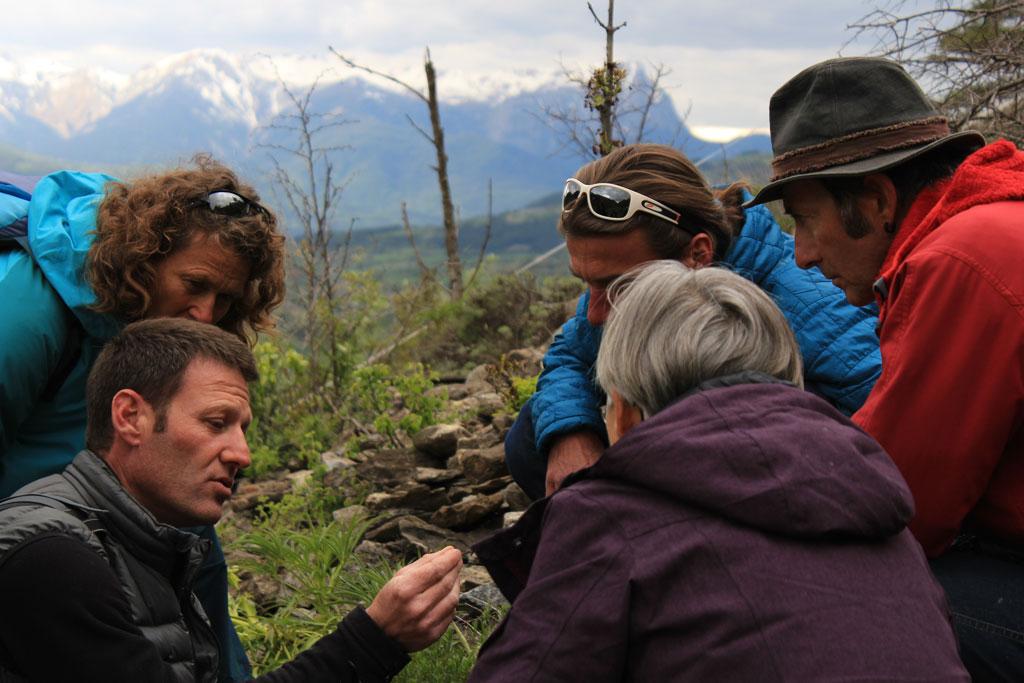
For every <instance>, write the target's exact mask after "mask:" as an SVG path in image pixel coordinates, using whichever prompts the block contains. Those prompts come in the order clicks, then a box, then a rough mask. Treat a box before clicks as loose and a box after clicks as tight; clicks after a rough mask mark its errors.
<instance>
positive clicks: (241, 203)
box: [193, 190, 270, 216]
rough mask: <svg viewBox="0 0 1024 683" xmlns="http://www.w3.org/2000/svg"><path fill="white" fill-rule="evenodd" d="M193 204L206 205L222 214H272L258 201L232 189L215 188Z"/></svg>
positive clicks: (214, 211)
mask: <svg viewBox="0 0 1024 683" xmlns="http://www.w3.org/2000/svg"><path fill="white" fill-rule="evenodd" d="M193 206H203V207H206V208H207V209H209V210H210V211H212V212H213V213H216V214H220V215H222V216H252V215H254V214H257V213H261V214H263V215H264V216H269V215H270V212H269V211H267V210H266V209H265V208H263V207H262V206H260V205H259V204H257V203H256V202H254V201H252V200H251V199H246V198H245V197H243V196H242V195H240V194H238V193H237V192H232V191H231V190H214V191H213V192H211V193H210V194H208V195H206V196H205V197H203V198H202V199H197V200H195V201H194V202H193Z"/></svg>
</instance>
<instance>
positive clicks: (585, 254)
mask: <svg viewBox="0 0 1024 683" xmlns="http://www.w3.org/2000/svg"><path fill="white" fill-rule="evenodd" d="M565 246H566V248H567V249H568V250H569V269H570V270H571V271H572V274H573V275H575V276H576V277H578V278H579V279H581V280H583V282H584V283H586V285H587V287H588V288H589V289H590V307H589V308H588V309H587V320H588V321H589V322H590V324H591V325H601V324H603V323H604V321H605V320H607V319H608V312H609V310H610V308H611V306H610V303H609V301H608V293H607V288H608V286H609V285H611V283H612V282H614V281H615V278H617V277H619V276H620V275H622V274H623V273H626V272H628V271H630V270H632V269H633V268H635V267H636V266H639V265H640V264H642V263H647V262H648V261H656V260H658V258H659V257H658V254H656V253H655V252H654V250H653V249H652V248H651V246H650V245H649V244H648V243H647V237H646V236H645V235H644V233H643V232H642V231H640V230H630V231H628V232H624V233H617V234H611V235H599V236H587V237H576V236H573V235H568V236H567V237H566V238H565Z"/></svg>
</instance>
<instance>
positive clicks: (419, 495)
mask: <svg viewBox="0 0 1024 683" xmlns="http://www.w3.org/2000/svg"><path fill="white" fill-rule="evenodd" d="M447 502H448V494H446V493H445V490H444V489H443V488H431V487H429V486H427V485H426V484H417V483H405V484H403V485H402V486H400V487H398V488H397V489H395V490H394V491H390V492H387V493H385V492H378V493H371V494H370V495H368V496H367V497H366V507H368V508H370V509H371V510H381V509H383V508H398V507H408V508H413V509H415V510H436V509H438V508H439V507H441V506H442V505H444V504H446V503H447Z"/></svg>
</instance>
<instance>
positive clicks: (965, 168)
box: [881, 140, 1024, 282]
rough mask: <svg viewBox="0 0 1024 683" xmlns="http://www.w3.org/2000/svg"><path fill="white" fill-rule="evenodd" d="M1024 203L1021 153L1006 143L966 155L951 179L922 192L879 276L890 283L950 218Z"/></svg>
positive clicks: (1022, 153) (1023, 171)
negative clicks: (976, 209)
mask: <svg viewBox="0 0 1024 683" xmlns="http://www.w3.org/2000/svg"><path fill="white" fill-rule="evenodd" d="M1020 200H1024V152H1022V151H1021V150H1019V149H1017V147H1016V146H1015V145H1014V144H1013V143H1012V142H1008V141H1006V140H1000V141H998V142H994V143H992V144H991V145H987V146H985V147H982V148H981V149H979V150H978V151H977V152H974V153H973V154H971V155H969V156H968V157H967V158H966V159H964V161H963V163H962V164H960V166H959V167H957V169H956V172H955V173H954V174H953V177H952V178H949V179H948V180H945V181H942V182H938V183H935V184H934V185H931V186H930V187H928V188H925V189H924V190H923V191H922V192H921V193H920V194H919V195H918V196H917V198H916V199H915V200H914V203H913V205H911V207H910V210H909V211H908V212H907V216H906V217H905V218H904V219H903V222H902V223H901V224H900V229H899V231H898V232H897V233H896V237H895V239H894V240H893V244H892V246H891V247H890V248H889V253H888V255H887V256H886V258H885V262H884V263H883V264H882V270H881V276H882V278H883V279H884V280H885V281H886V282H891V280H892V276H893V275H894V274H895V272H896V270H897V269H898V268H899V266H900V264H902V263H903V261H905V260H906V258H907V257H908V256H909V255H910V252H912V251H913V250H914V249H915V248H916V247H917V245H918V244H920V243H921V241H922V240H924V239H925V238H926V237H928V235H930V234H931V233H932V232H934V231H935V230H936V228H938V227H939V226H940V225H942V224H943V223H945V222H946V221H948V220H949V219H950V218H952V217H953V216H955V215H957V214H959V213H962V212H964V211H966V210H968V209H970V208H973V207H975V206H981V205H983V204H993V203H995V202H1005V201H1020Z"/></svg>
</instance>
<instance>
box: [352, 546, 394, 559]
mask: <svg viewBox="0 0 1024 683" xmlns="http://www.w3.org/2000/svg"><path fill="white" fill-rule="evenodd" d="M354 552H355V554H356V555H357V556H358V557H359V558H360V559H362V560H363V561H364V562H366V563H367V564H377V563H380V562H391V553H390V552H389V551H388V549H387V547H386V546H385V545H384V544H383V543H377V542H376V541H363V542H362V543H360V544H359V545H357V546H356V549H355V551H354Z"/></svg>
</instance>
